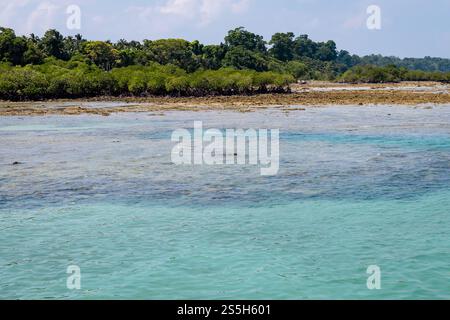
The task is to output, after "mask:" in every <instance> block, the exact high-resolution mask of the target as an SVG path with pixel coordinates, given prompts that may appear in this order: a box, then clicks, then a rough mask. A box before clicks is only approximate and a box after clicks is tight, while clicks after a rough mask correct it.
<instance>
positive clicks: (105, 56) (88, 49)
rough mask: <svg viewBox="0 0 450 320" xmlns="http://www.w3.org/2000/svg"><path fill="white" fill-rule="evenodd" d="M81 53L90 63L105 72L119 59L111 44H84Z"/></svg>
mask: <svg viewBox="0 0 450 320" xmlns="http://www.w3.org/2000/svg"><path fill="white" fill-rule="evenodd" d="M82 51H83V53H84V54H85V56H86V57H87V58H88V59H89V60H91V61H92V63H94V64H96V65H97V66H99V67H101V68H102V69H103V70H106V71H109V70H111V69H112V68H113V67H114V66H115V65H116V63H117V62H118V61H117V60H118V59H119V52H118V51H117V50H116V49H114V47H113V46H112V45H111V44H109V43H106V42H102V41H89V42H86V43H84V45H83V49H82Z"/></svg>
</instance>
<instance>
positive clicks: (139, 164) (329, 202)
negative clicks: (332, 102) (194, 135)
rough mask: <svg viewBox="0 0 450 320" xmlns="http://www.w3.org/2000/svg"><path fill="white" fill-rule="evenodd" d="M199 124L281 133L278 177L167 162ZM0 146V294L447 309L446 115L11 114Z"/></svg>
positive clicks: (449, 201)
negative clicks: (397, 302)
mask: <svg viewBox="0 0 450 320" xmlns="http://www.w3.org/2000/svg"><path fill="white" fill-rule="evenodd" d="M196 120H202V121H203V122H204V125H205V127H211V128H250V127H251V128H280V130H281V141H280V143H281V149H280V157H281V165H280V172H279V174H278V175H277V176H274V177H261V176H260V174H259V173H260V171H259V168H257V167H251V166H225V167H206V166H200V167H177V166H174V165H172V164H171V161H170V151H171V148H172V147H173V144H172V143H171V142H170V135H171V132H172V130H174V129H176V128H180V127H184V128H190V127H192V126H193V121H196ZM0 136H1V137H2V143H1V144H0V243H1V245H0V246H1V252H0V298H14V299H15V298H19V299H23V298H32V299H40V298H51V299H62V298H70V299H106V298H116V299H119V298H124V299H395V298H400V299H416V298H421V299H433V298H437V299H449V298H450V240H449V239H450V236H449V232H450V220H449V208H450V188H449V186H450V175H449V169H450V143H449V141H450V139H449V138H450V108H449V107H447V106H442V107H435V108H434V109H432V110H428V109H421V108H419V109H413V108H407V107H393V108H391V107H336V108H335V107H330V108H312V109H308V110H307V111H306V112H291V113H289V114H288V115H286V114H285V113H283V112H279V111H276V110H267V111H262V112H258V113H252V114H235V113H231V112H223V113H212V112H204V113H203V112H202V113H167V114H166V115H165V116H153V115H146V114H140V115H136V114H122V115H114V116H111V117H108V118H104V117H95V116H76V117H32V118H31V117H30V118H15V117H13V118H0ZM14 161H20V162H21V163H22V164H21V165H19V166H11V163H13V162H14ZM69 265H78V266H79V267H80V268H81V274H82V280H81V285H82V288H81V290H79V291H71V290H68V289H67V288H66V279H67V274H66V268H67V267H68V266H69ZM370 265H378V266H379V267H380V268H381V271H382V289H381V290H377V291H371V290H368V289H367V287H366V281H367V277H368V275H367V274H366V269H367V267H368V266H370Z"/></svg>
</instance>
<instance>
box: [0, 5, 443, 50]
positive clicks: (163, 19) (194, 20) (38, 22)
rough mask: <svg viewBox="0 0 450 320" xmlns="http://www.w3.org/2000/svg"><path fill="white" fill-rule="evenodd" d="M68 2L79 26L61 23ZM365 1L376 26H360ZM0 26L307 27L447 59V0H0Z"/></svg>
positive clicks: (209, 31) (150, 31)
mask: <svg viewBox="0 0 450 320" xmlns="http://www.w3.org/2000/svg"><path fill="white" fill-rule="evenodd" d="M69 5H78V6H79V7H80V9H81V13H82V16H81V23H82V24H81V30H75V31H74V30H68V29H67V27H66V20H67V17H68V15H67V13H66V9H67V7H68V6H69ZM369 5H378V6H379V7H380V8H381V17H382V28H381V30H369V29H368V28H367V27H366V20H367V18H368V14H367V12H366V10H367V7H368V6H369ZM0 25H2V26H7V27H11V28H14V29H15V30H16V32H17V33H18V34H29V33H35V34H38V35H42V34H43V32H44V31H45V30H46V29H48V28H57V29H58V30H60V31H61V32H62V33H64V34H66V35H69V34H75V33H78V32H79V33H81V34H83V35H84V36H85V38H88V39H92V40H104V39H110V40H113V41H115V40H118V39H120V38H125V39H128V40H131V39H134V40H142V39H158V38H185V39H188V40H195V39H198V40H200V41H201V42H203V43H219V42H220V41H222V40H223V37H224V35H225V34H226V32H227V31H228V30H230V29H232V28H234V27H237V26H244V27H246V28H247V29H248V30H250V31H253V32H255V33H258V34H261V35H263V36H264V38H265V39H266V40H269V39H270V36H271V35H272V34H273V33H275V32H287V31H292V32H294V33H295V34H297V35H298V34H309V35H310V37H311V38H312V39H314V40H317V41H319V40H320V41H324V40H329V39H332V40H335V41H336V43H337V45H338V47H339V48H340V49H346V50H349V51H350V52H352V53H357V54H370V53H381V54H383V55H396V56H400V57H405V56H406V57H423V56H427V55H429V56H440V57H446V58H450V0H428V1H424V0H368V1H366V0H340V1H336V0H335V1H332V0H277V1H275V0H273V1H270V0H121V1H112V0H0Z"/></svg>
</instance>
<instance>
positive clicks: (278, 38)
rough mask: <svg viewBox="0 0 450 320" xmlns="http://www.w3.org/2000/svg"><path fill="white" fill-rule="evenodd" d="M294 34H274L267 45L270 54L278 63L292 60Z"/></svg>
mask: <svg viewBox="0 0 450 320" xmlns="http://www.w3.org/2000/svg"><path fill="white" fill-rule="evenodd" d="M294 37H295V35H294V33H292V32H288V33H275V34H274V35H273V36H272V40H270V42H269V44H271V45H272V48H271V49H270V53H271V54H272V55H273V56H274V57H275V58H276V59H278V60H280V61H291V60H292V59H293V58H294Z"/></svg>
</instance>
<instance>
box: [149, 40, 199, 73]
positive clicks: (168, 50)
mask: <svg viewBox="0 0 450 320" xmlns="http://www.w3.org/2000/svg"><path fill="white" fill-rule="evenodd" d="M144 48H145V50H146V52H147V53H148V56H149V59H150V60H151V61H155V62H158V63H159V64H173V65H176V66H178V67H180V68H182V69H185V70H186V71H189V72H192V71H195V70H196V69H197V68H198V67H199V59H198V58H197V56H196V55H195V54H194V49H195V51H198V50H200V49H199V48H198V43H190V42H188V41H186V40H183V39H162V40H156V41H150V40H145V41H144Z"/></svg>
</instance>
